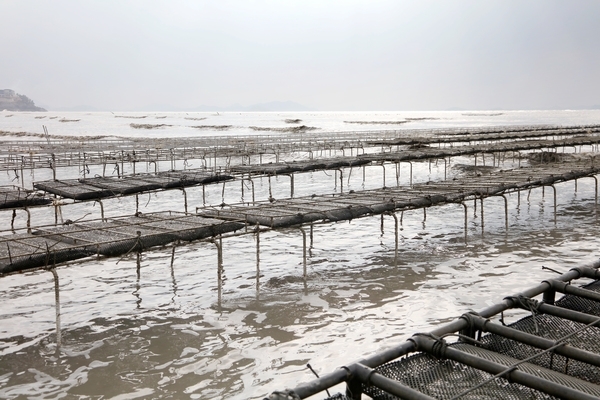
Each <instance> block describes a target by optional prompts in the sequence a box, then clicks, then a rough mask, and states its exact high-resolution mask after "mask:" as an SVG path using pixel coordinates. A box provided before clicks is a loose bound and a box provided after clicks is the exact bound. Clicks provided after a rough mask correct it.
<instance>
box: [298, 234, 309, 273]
mask: <svg viewBox="0 0 600 400" xmlns="http://www.w3.org/2000/svg"><path fill="white" fill-rule="evenodd" d="M298 229H300V232H302V276H303V277H304V281H305V282H306V275H307V273H306V231H305V230H304V229H303V228H302V227H300V228H298Z"/></svg>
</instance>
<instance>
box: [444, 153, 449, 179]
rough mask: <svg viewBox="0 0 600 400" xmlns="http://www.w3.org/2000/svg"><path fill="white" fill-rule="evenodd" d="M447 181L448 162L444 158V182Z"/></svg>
mask: <svg viewBox="0 0 600 400" xmlns="http://www.w3.org/2000/svg"><path fill="white" fill-rule="evenodd" d="M447 179H448V160H446V157H444V180H447Z"/></svg>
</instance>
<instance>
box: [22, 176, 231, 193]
mask: <svg viewBox="0 0 600 400" xmlns="http://www.w3.org/2000/svg"><path fill="white" fill-rule="evenodd" d="M231 179H233V176H231V175H226V174H214V173H212V172H210V171H207V170H205V169H195V170H185V171H169V172H159V173H158V174H137V175H127V176H124V177H121V178H117V177H108V178H103V177H94V178H87V179H67V180H56V181H43V182H36V183H34V185H33V186H34V187H35V188H36V189H38V190H43V191H46V192H48V193H52V194H56V195H59V196H61V197H65V198H69V199H74V200H93V199H101V198H105V197H115V196H120V195H128V194H135V193H142V192H146V191H150V190H160V189H173V188H185V187H189V186H196V185H207V184H210V183H214V182H221V181H225V180H231Z"/></svg>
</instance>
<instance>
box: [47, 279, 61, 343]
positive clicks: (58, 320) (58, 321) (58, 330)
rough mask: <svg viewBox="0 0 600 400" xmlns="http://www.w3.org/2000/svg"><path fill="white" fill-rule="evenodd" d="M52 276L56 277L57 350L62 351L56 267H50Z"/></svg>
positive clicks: (58, 286)
mask: <svg viewBox="0 0 600 400" xmlns="http://www.w3.org/2000/svg"><path fill="white" fill-rule="evenodd" d="M50 272H51V273H52V277H53V278H54V308H55V309H56V352H57V353H58V352H59V351H60V346H61V343H62V333H61V330H60V285H59V281H58V273H57V272H56V268H50Z"/></svg>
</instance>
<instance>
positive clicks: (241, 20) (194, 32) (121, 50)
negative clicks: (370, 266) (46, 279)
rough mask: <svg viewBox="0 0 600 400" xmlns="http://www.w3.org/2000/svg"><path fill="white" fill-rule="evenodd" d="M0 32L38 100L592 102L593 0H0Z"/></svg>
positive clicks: (404, 106) (428, 105)
mask: <svg viewBox="0 0 600 400" xmlns="http://www.w3.org/2000/svg"><path fill="white" fill-rule="evenodd" d="M0 38H1V39H0V55H1V56H0V57H1V58H0V60H1V62H0V89H2V88H10V89H14V90H16V91H17V92H19V93H22V94H25V95H27V96H28V97H30V98H32V99H33V100H34V101H35V102H36V104H38V105H40V104H41V105H46V106H48V107H50V108H52V107H70V106H77V105H90V106H94V107H97V108H99V109H106V110H115V111H116V110H135V109H142V108H144V107H146V106H148V105H153V104H165V105H171V106H173V107H196V106H200V105H214V106H228V105H231V104H234V103H240V104H242V105H251V104H255V103H264V102H270V101H286V100H289V101H294V102H297V103H300V104H303V105H305V106H308V107H311V108H313V109H317V110H321V111H328V110H334V111H338V110H351V111H354V110H356V111H359V110H365V111H368V110H445V109H450V108H453V107H458V108H463V109H478V110H482V109H565V108H580V107H589V106H594V105H600V1H597V0H581V1H577V0H575V1H567V0H561V1H555V0H514V1H513V0H499V1H492V0H486V1H482V0H439V1H427V0H414V1H401V0H391V1H384V0H379V1H367V0H364V1H352V0H340V1H327V0H279V1H267V0H263V1H260V0H257V1H252V0H239V1H227V0H219V1H198V0H188V1H172V0H170V1H151V0H140V1H124V0H114V1H111V0H98V1H88V0H86V1H83V0H52V1H46V0H39V1H33V0H2V1H0Z"/></svg>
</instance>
